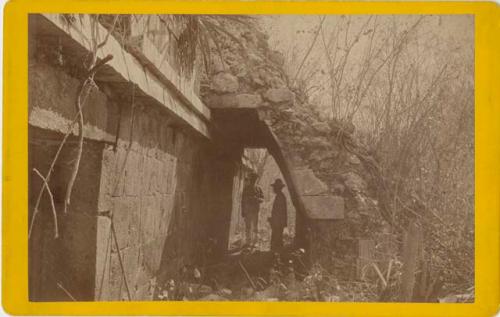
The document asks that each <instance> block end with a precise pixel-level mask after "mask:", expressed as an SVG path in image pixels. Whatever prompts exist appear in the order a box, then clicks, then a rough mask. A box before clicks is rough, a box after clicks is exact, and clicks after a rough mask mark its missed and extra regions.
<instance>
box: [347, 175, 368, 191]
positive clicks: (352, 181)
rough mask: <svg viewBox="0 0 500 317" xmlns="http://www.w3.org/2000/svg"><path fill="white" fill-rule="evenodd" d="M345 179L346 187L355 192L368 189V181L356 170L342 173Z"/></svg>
mask: <svg viewBox="0 0 500 317" xmlns="http://www.w3.org/2000/svg"><path fill="white" fill-rule="evenodd" d="M342 178H343V179H344V184H345V185H346V187H347V188H348V189H349V190H351V191H353V192H363V191H365V190H366V182H365V180H364V179H363V178H361V176H359V175H358V174H356V173H354V172H348V173H344V174H342Z"/></svg>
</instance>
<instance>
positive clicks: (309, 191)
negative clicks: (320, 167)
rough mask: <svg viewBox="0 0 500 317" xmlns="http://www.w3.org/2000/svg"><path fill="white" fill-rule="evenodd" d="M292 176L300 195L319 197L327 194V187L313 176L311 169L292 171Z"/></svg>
mask: <svg viewBox="0 0 500 317" xmlns="http://www.w3.org/2000/svg"><path fill="white" fill-rule="evenodd" d="M292 174H293V175H294V178H295V183H296V185H297V188H298V190H299V194H301V195H321V194H324V193H327V192H328V186H326V184H325V183H323V182H322V181H321V180H320V179H319V178H317V177H316V175H314V172H313V171H312V170H311V169H308V168H306V169H298V170H293V171H292Z"/></svg>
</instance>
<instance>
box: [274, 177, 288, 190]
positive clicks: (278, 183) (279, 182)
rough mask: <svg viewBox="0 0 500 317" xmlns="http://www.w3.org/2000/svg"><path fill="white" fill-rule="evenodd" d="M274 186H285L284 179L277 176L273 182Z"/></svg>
mask: <svg viewBox="0 0 500 317" xmlns="http://www.w3.org/2000/svg"><path fill="white" fill-rule="evenodd" d="M271 186H272V187H274V188H283V187H285V184H283V181H282V180H281V179H279V178H277V179H276V180H275V181H274V183H272V184H271Z"/></svg>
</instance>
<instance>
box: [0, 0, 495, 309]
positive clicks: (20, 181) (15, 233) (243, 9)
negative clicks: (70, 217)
mask: <svg viewBox="0 0 500 317" xmlns="http://www.w3.org/2000/svg"><path fill="white" fill-rule="evenodd" d="M36 12H51V13H54V12H67V13H103V12H106V13H158V12H165V13H197V14H200V13H233V14H235V13H240V14H474V15H475V32H476V33H475V35H476V37H475V47H476V65H475V66H476V68H475V75H476V86H475V87H476V97H475V98H476V99H475V102H476V110H475V111H476V112H475V113H476V117H475V118H476V135H475V140H476V169H475V171H476V174H475V177H476V196H475V197H476V262H475V263H476V302H475V303H474V304H388V303H262V302H259V303H236V302H224V303H216V302H209V303H189V302H88V303H30V302H29V301H28V297H27V293H28V289H27V288H28V276H27V271H28V270H27V238H26V230H27V227H28V225H27V224H28V220H27V214H28V213H27V199H28V198H27V188H28V184H27V179H28V177H27V168H26V167H27V164H28V155H27V149H28V136H27V111H28V107H27V104H28V94H27V88H28V87H27V85H28V63H27V62H28V53H27V45H28V41H27V34H28V29H27V28H28V23H27V13H36ZM499 12H500V10H499V7H498V6H497V5H496V4H494V3H492V2H491V3H488V2H440V3H439V2H404V3H396V2H371V3H367V2H364V3H363V2H336V3H331V2H330V3H329V2H307V3H305V2H269V1H267V2H261V1H256V2H238V1H213V0H212V1H203V2H202V1H189V2H187V1H184V2H180V1H175V2H174V1H153V0H149V1H147V0H143V1H137V0H135V1H134V0H114V1H113V0H111V1H97V0H81V1H76V0H74V1H68V0H33V1H28V0H12V1H10V2H9V3H8V4H7V5H6V7H5V13H4V21H5V27H4V30H5V31H4V146H3V151H4V152H3V155H4V156H3V159H4V170H3V171H4V179H3V185H4V187H3V188H4V193H3V285H2V287H3V307H4V309H5V310H6V311H7V312H8V313H11V314H15V315H22V314H24V315H26V314H28V315H70V314H79V315H82V314H83V315H120V314H122V315H168V314H171V315H247V316H248V315H249V316H256V315H281V316H292V315H301V316H302V315H312V316H325V315H335V316H387V315H393V316H401V315H405V316H424V315H425V316H464V317H469V316H493V315H494V314H495V313H496V312H497V311H498V309H499V303H500V292H499V285H500V280H499V271H500V269H499V268H500V263H499V253H500V245H499V241H500V228H499V227H500V167H499V166H500V105H499V101H500V98H499V97H500V96H499V95H500V80H499V76H498V74H500V54H499V52H500V49H499V46H500V40H499V35H500V32H499V31H500V14H499Z"/></svg>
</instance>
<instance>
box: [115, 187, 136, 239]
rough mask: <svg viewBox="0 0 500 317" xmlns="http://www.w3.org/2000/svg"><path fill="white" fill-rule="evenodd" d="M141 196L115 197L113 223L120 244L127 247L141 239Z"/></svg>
mask: <svg viewBox="0 0 500 317" xmlns="http://www.w3.org/2000/svg"><path fill="white" fill-rule="evenodd" d="M139 212H140V198H138V197H121V198H115V199H114V206H113V223H114V226H115V231H116V236H117V240H118V245H119V247H120V248H127V247H130V246H133V245H137V243H138V241H139V221H140V216H139Z"/></svg>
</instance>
